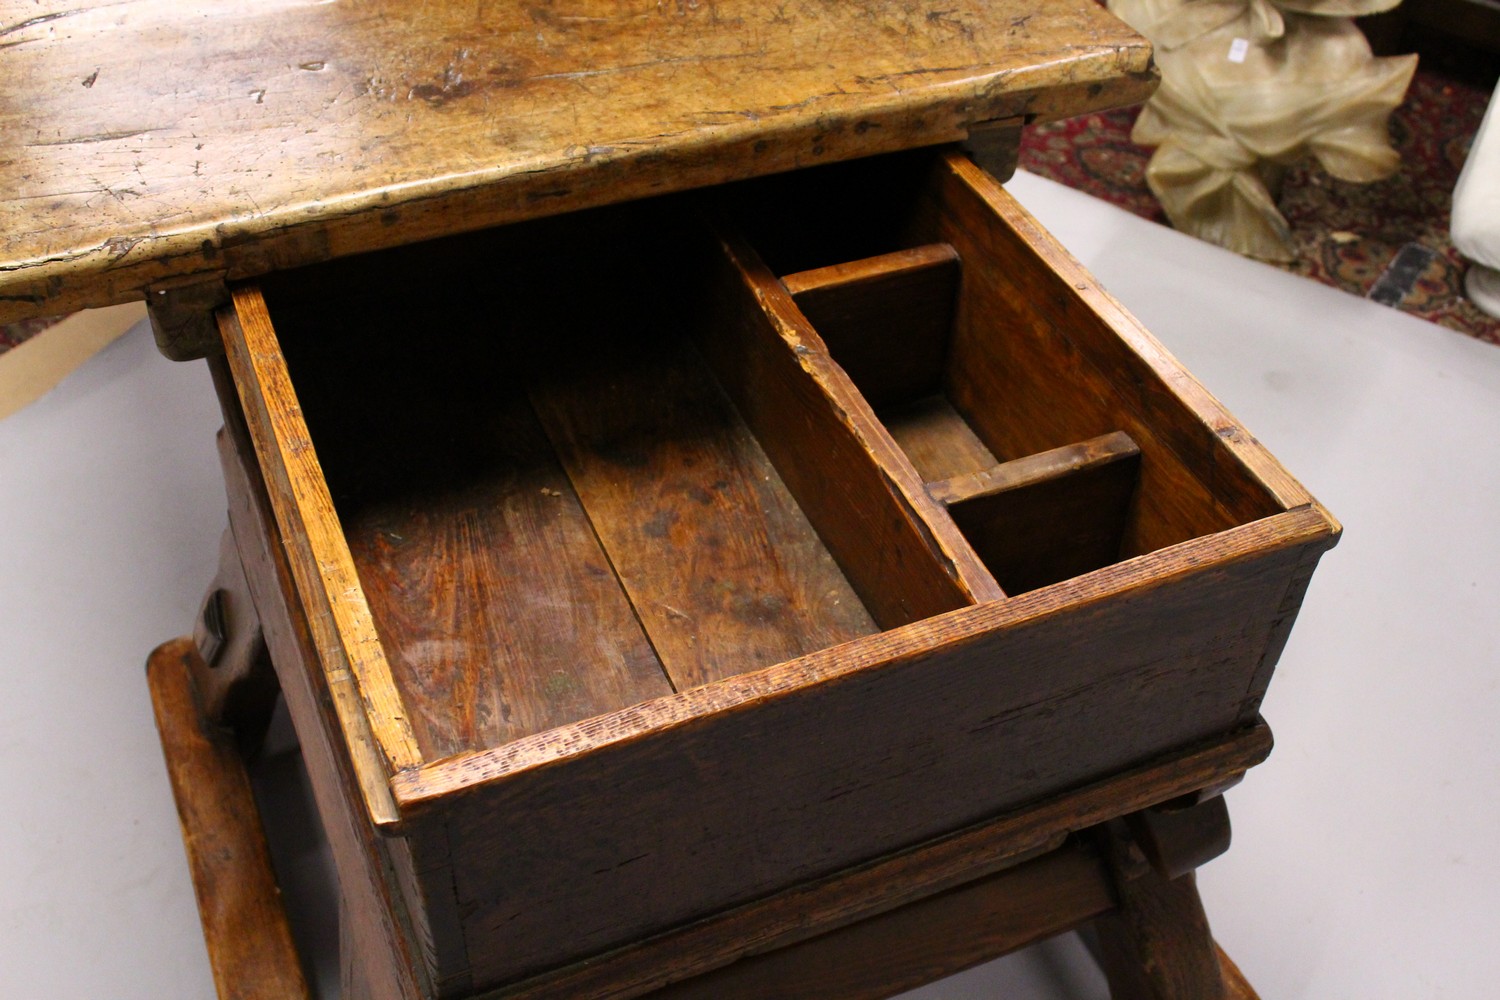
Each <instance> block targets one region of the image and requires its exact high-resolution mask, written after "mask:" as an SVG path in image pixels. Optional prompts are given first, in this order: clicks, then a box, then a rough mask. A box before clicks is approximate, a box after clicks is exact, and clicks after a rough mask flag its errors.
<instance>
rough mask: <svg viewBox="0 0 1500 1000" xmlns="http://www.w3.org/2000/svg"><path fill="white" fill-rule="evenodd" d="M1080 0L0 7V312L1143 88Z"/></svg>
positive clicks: (858, 150)
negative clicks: (417, 7)
mask: <svg viewBox="0 0 1500 1000" xmlns="http://www.w3.org/2000/svg"><path fill="white" fill-rule="evenodd" d="M1149 52H1150V49H1149V46H1148V45H1147V44H1146V43H1145V42H1144V40H1142V39H1140V38H1139V36H1137V35H1135V34H1134V33H1133V32H1131V31H1130V30H1129V29H1128V28H1126V27H1124V26H1123V25H1122V24H1120V23H1119V22H1118V21H1115V20H1114V19H1113V18H1112V17H1110V16H1109V15H1108V14H1107V13H1105V12H1104V11H1103V10H1101V9H1100V8H1099V7H1098V6H1097V5H1096V4H1095V3H1093V2H1092V0H1041V2H1037V0H941V2H937V0H920V2H895V0H891V2H884V0H860V2H850V3H823V2H812V0H791V2H784V3H764V2H761V0H671V2H666V0H550V2H548V0H535V2H530V3H500V2H495V0H477V2H472V0H471V2H465V3H459V2H446V3H426V4H423V5H421V7H420V16H417V14H416V12H415V10H414V9H413V8H412V7H411V5H409V4H407V3H404V2H402V0H262V2H257V3H248V4H247V3H243V2H238V0H195V2H184V0H74V2H73V3H70V4H63V3H61V2H45V3H39V2H35V0H3V2H0V77H3V79H4V80H5V87H4V90H3V93H0V151H3V152H0V322H10V321H11V320H14V319H18V318H21V317H23V316H28V315H42V314H47V313H56V312H61V311H66V310H69V309H74V308H78V307H81V306H97V305H104V304H107V303H111V302H117V301H124V300H127V299H133V298H140V297H141V289H143V288H144V287H147V286H150V285H152V284H155V283H158V282H162V281H163V280H166V279H174V278H180V277H181V276H184V275H193V274H197V273H204V272H208V273H213V272H219V273H225V272H227V274H228V275H229V277H230V278H244V277H249V276H253V275H257V274H261V273H264V272H266V271H270V270H276V269H280V268H282V267H286V266H290V265H293V264H301V263H307V262H309V261H313V260H318V259H323V258H326V257H329V256H339V255H343V254H348V253H352V252H355V251H359V250H365V249H370V248H373V247H377V246H392V245H396V244H400V243H407V242H411V241H413V240H417V239H422V238H426V237H430V236H434V235H439V234H443V233H448V232H454V231H458V230H461V229H472V228H478V227H482V226H488V225H494V224H498V223H501V222H508V221H514V220H516V219H519V218H523V217H528V216H536V215H544V214H551V213H558V212H564V211H572V210H574V209H577V208H581V207H584V206H586V205H593V204H599V203H602V202H606V201H617V200H622V199H626V198H633V197H638V196H642V195H647V194H652V193H657V192H661V191H665V190H669V189H682V188H688V187H693V186H699V185H704V184H712V183H719V182H722V181H725V180H730V179H734V178H738V177H746V176H750V175H755V174H764V173H770V172H774V171H780V170H786V169H790V168H794V167H799V166H803V165H806V164H810V163H817V162H825V161H831V160H838V159H846V158H849V157H854V156H863V155H867V154H872V153H879V152H887V151H890V150H894V149H901V148H908V147H912V146H919V145H927V144H932V143H938V142H949V141H954V140H958V139H962V138H963V137H964V136H965V135H966V134H967V132H968V129H969V126H970V125H971V124H975V123H980V122H984V121H987V120H993V119H997V118H1008V117H1012V116H1017V115H1028V116H1031V117H1033V118H1035V119H1037V120H1045V119H1051V118H1057V117H1065V116H1067V115H1070V114H1077V113H1081V112H1083V111H1086V110H1090V109H1094V108H1099V107H1108V106H1113V105H1118V104H1123V103H1129V102H1132V101H1136V100H1140V99H1142V98H1143V97H1144V96H1145V95H1146V94H1147V93H1148V92H1149V90H1150V89H1151V87H1152V86H1153V85H1154V81H1155V76H1154V73H1153V72H1152V71H1151V69H1150V68H1149V67H1150V57H1149Z"/></svg>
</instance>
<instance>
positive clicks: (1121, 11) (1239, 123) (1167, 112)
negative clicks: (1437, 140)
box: [1109, 0, 1417, 260]
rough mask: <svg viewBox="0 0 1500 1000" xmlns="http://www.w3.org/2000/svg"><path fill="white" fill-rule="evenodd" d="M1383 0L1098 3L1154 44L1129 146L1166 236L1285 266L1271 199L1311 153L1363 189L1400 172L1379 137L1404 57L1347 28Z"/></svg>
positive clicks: (1283, 229) (1281, 224)
mask: <svg viewBox="0 0 1500 1000" xmlns="http://www.w3.org/2000/svg"><path fill="white" fill-rule="evenodd" d="M1394 6H1396V2H1393V0H1109V9H1110V10H1111V11H1113V12H1114V13H1115V14H1116V15H1118V16H1119V17H1120V18H1122V19H1123V20H1124V21H1126V22H1127V23H1128V24H1130V25H1131V26H1132V27H1133V28H1135V29H1136V30H1137V31H1139V32H1141V34H1143V35H1145V36H1146V37H1147V38H1149V39H1151V41H1152V42H1153V43H1154V44H1155V46H1156V61H1157V65H1158V66H1159V67H1160V68H1161V74H1162V84H1161V87H1160V89H1158V90H1157V92H1156V94H1155V95H1154V96H1153V97H1152V98H1151V101H1150V102H1149V103H1148V104H1147V105H1146V107H1145V109H1144V110H1143V111H1142V112H1141V116H1140V118H1139V119H1138V120H1137V121H1136V125H1135V129H1134V131H1133V132H1132V133H1131V139H1132V140H1133V141H1135V142H1137V143H1139V144H1140V145H1143V146H1156V147H1157V150H1156V152H1155V154H1154V155H1153V156H1152V157H1151V162H1150V163H1149V164H1148V165H1147V167H1146V181H1147V183H1148V184H1149V185H1150V186H1151V190H1152V192H1153V193H1154V194H1155V195H1156V197H1157V199H1158V200H1160V201H1161V203H1162V207H1163V208H1164V209H1165V210H1166V213H1167V217H1168V218H1169V219H1170V220H1171V221H1172V224H1173V225H1174V226H1176V227H1177V228H1178V229H1180V230H1183V231H1184V232H1188V233H1191V234H1193V235H1194V236H1198V237H1200V238H1202V239H1205V240H1209V241H1210V242H1213V243H1217V244H1219V245H1220V246H1225V247H1228V248H1229V249H1231V250H1235V251H1238V252H1239V253H1242V254H1246V255H1248V256H1251V257H1259V258H1262V259H1264V260H1290V259H1291V257H1292V253H1291V248H1290V240H1289V237H1290V231H1289V228H1288V226H1287V222H1286V219H1285V218H1284V217H1283V216H1282V215H1281V213H1280V211H1278V210H1277V208H1276V200H1275V196H1274V194H1273V192H1275V191H1276V190H1277V189H1278V187H1279V186H1280V179H1281V175H1282V173H1283V172H1284V171H1285V169H1286V168H1287V167H1288V166H1289V165H1290V164H1292V163H1294V162H1296V161H1297V160H1298V159H1300V158H1302V157H1304V156H1307V155H1309V154H1310V155H1312V156H1315V157H1317V158H1318V161H1319V162H1320V163H1321V164H1322V165H1323V167H1324V168H1325V169H1326V170H1327V171H1328V172H1329V173H1330V174H1331V175H1333V176H1334V177H1336V178H1339V179H1340V180H1345V181H1355V182H1369V181H1374V180H1380V179H1382V178H1385V177H1388V176H1390V175H1391V174H1392V173H1394V172H1395V170H1396V168H1397V166H1399V157H1398V155H1397V153H1396V151H1395V150H1394V149H1392V148H1391V144H1390V139H1389V136H1388V134H1387V131H1386V125H1387V121H1388V119H1389V117H1390V113H1391V112H1392V111H1393V110H1394V109H1395V108H1396V106H1397V105H1399V104H1400V103H1401V99H1402V97H1403V95H1404V94H1405V93H1406V87H1407V84H1409V83H1410V82H1411V76H1412V73H1413V72H1415V70H1416V68H1417V57H1416V56H1414V55H1413V56H1397V57H1392V58H1376V57H1375V56H1374V55H1373V54H1372V53H1371V51H1370V46H1369V43H1368V42H1366V41H1365V37H1364V35H1362V34H1361V33H1360V31H1359V29H1358V28H1357V27H1355V25H1354V22H1353V20H1352V19H1351V18H1352V17H1353V16H1355V15H1363V14H1371V13H1377V12H1379V11H1382V10H1388V9H1390V8H1392V7H1394Z"/></svg>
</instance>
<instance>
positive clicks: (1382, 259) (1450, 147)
mask: <svg viewBox="0 0 1500 1000" xmlns="http://www.w3.org/2000/svg"><path fill="white" fill-rule="evenodd" d="M1489 100H1490V92H1489V91H1488V90H1482V89H1480V88H1478V87H1475V86H1471V85H1469V84H1466V83H1462V82H1459V81H1457V80H1453V79H1450V78H1447V77H1444V76H1440V75H1438V74H1437V73H1433V72H1429V71H1426V70H1423V69H1420V68H1419V69H1418V70H1417V75H1416V77H1415V79H1414V80H1413V81H1412V85H1411V87H1410V89H1409V90H1408V91H1407V94H1406V101H1405V103H1403V104H1402V105H1401V107H1400V108H1398V109H1397V110H1396V112H1395V113H1394V114H1393V115H1392V116H1391V140H1392V142H1393V144H1394V145H1395V147H1396V149H1397V151H1399V152H1400V154H1401V169H1400V170H1399V171H1398V172H1397V173H1396V175H1395V176H1394V177H1391V178H1390V179H1389V180H1384V181H1379V182H1377V183H1374V184H1349V183H1346V182H1343V181H1338V180H1334V179H1333V178H1332V177H1330V176H1328V174H1327V173H1325V172H1324V171H1323V169H1322V168H1321V167H1319V166H1318V165H1317V163H1316V162H1315V161H1313V160H1311V159H1308V160H1305V161H1303V162H1302V163H1299V164H1297V165H1296V166H1294V167H1293V168H1292V169H1291V170H1289V171H1288V172H1287V175H1286V181H1285V183H1284V184H1283V186H1282V189H1281V198H1280V202H1279V206H1280V208H1281V212H1282V214H1283V215H1285V216H1286V218H1287V221H1288V222H1289V223H1291V227H1292V239H1293V242H1294V244H1295V248H1296V252H1297V259H1296V260H1294V261H1292V262H1290V263H1288V264H1284V265H1277V266H1280V267H1284V268H1285V269H1286V270H1289V271H1291V272H1293V273H1294V274H1300V275H1303V276H1305V277H1308V278H1312V279H1313V280H1314V281H1321V282H1323V283H1324V284H1326V285H1332V286H1333V287H1335V288H1340V289H1343V290H1344V291H1346V292H1350V293H1352V294H1354V295H1359V296H1362V297H1365V298H1373V299H1375V300H1376V301H1379V302H1384V303H1385V304H1386V305H1390V306H1394V307H1396V308H1398V309H1400V310H1402V311H1403V312H1409V313H1412V314H1413V315H1416V316H1420V317H1422V318H1423V319H1426V320H1430V321H1431V322H1434V323H1438V324H1440V325H1442V326H1446V327H1448V328H1450V329H1453V330H1458V331H1460V332H1462V333H1466V334H1469V335H1470V336H1472V337H1477V338H1479V339H1480V340H1485V341H1488V342H1489V343H1492V344H1496V345H1500V320H1496V319H1492V318H1490V317H1489V316H1486V315H1485V314H1484V313H1482V312H1480V311H1479V310H1478V309H1476V308H1474V306H1473V305H1472V304H1471V303H1470V302H1469V301H1468V300H1467V299H1466V298H1464V294H1463V277H1464V271H1465V269H1466V268H1467V267H1468V265H1467V263H1466V262H1465V261H1464V260H1463V259H1462V258H1461V257H1460V256H1459V255H1458V251H1456V250H1455V249H1453V241H1452V239H1451V238H1450V237H1449V235H1448V224H1449V211H1450V209H1451V207H1452V202H1453V185H1454V183H1455V182H1457V180H1458V172H1459V170H1460V169H1462V167H1463V164H1464V158H1465V157H1466V156H1467V155H1468V152H1469V144H1470V143H1471V142H1472V141H1473V138H1474V133H1475V132H1476V131H1478V129H1479V123H1480V121H1481V120H1482V119H1483V118H1484V111H1485V108H1486V106H1487V105H1488V103H1489ZM1139 113H1140V109H1139V108H1124V109H1120V110H1116V111H1109V112H1104V113H1101V114H1093V115H1084V116H1081V117H1079V118H1072V119H1069V120H1067V121H1062V122H1054V123H1052V124H1049V125H1039V126H1035V127H1032V128H1029V129H1027V130H1026V132H1025V135H1024V137H1023V138H1022V142H1021V168H1022V169H1023V170H1028V171H1030V172H1031V173H1034V174H1040V175H1041V176H1043V177H1047V178H1050V179H1052V180H1055V181H1057V182H1059V183H1061V184H1066V185H1067V186H1068V187H1071V188H1075V189H1077V190H1079V191H1084V192H1086V193H1088V194H1091V195H1094V196H1095V197H1098V198H1102V199H1104V200H1105V201H1109V202H1113V203H1114V204H1116V205H1118V206H1120V207H1121V208H1124V209H1127V210H1129V211H1131V212H1134V213H1135V214H1136V215H1139V216H1141V217H1143V218H1146V219H1150V220H1152V221H1154V222H1160V223H1161V224H1163V225H1166V224H1167V219H1166V215H1165V214H1163V212H1162V210H1161V206H1160V205H1158V204H1157V203H1156V199H1155V198H1154V197H1153V196H1152V194H1151V191H1150V189H1149V188H1147V187H1146V175H1145V171H1146V161H1147V160H1149V159H1150V158H1151V152H1152V151H1151V150H1150V149H1148V148H1145V147H1142V146H1137V145H1134V144H1133V143H1132V142H1131V141H1130V129H1131V126H1132V125H1134V124H1135V119H1136V116H1137V115H1138V114H1139Z"/></svg>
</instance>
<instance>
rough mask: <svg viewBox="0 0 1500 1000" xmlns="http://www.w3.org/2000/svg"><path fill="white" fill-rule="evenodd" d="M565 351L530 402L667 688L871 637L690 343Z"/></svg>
mask: <svg viewBox="0 0 1500 1000" xmlns="http://www.w3.org/2000/svg"><path fill="white" fill-rule="evenodd" d="M579 360H580V361H582V362H583V363H582V365H580V366H579V367H580V368H581V370H579V369H577V368H575V369H574V370H569V371H567V372H566V373H565V374H562V375H555V376H554V377H552V378H546V379H543V380H542V382H541V384H540V385H538V386H537V387H535V388H533V389H532V398H533V400H534V401H535V403H536V407H537V411H538V413H539V415H540V416H541V419H542V421H543V423H544V424H545V426H546V427H547V430H548V433H549V434H550V436H551V437H552V440H553V441H554V442H555V444H556V445H557V448H558V452H559V455H560V457H561V459H562V462H563V465H564V466H565V467H566V468H567V470H568V473H569V475H570V476H571V477H572V480H573V484H574V486H575V488H576V489H577V490H578V492H579V494H580V496H581V497H582V499H583V503H584V505H585V506H586V507H587V509H588V514H589V517H590V519H591V521H592V523H593V526H594V530H595V531H596V532H598V535H599V538H600V539H601V540H602V542H603V544H604V547H605V549H606V550H607V551H608V553H609V557H610V559H611V560H612V561H613V564H614V566H615V569H616V571H617V572H618V573H619V576H620V580H621V583H622V584H623V585H624V587H625V591H626V593H628V594H629V596H630V599H631V602H632V603H633V605H634V607H635V610H636V613H637V615H639V617H640V620H641V622H642V623H643V624H644V625H645V628H646V632H647V634H648V635H649V636H650V638H651V642H652V644H653V645H654V646H655V648H656V651H657V653H658V655H659V656H660V657H661V660H662V663H663V665H664V667H665V669H666V671H667V673H668V674H669V675H670V676H671V678H672V680H673V682H674V683H675V685H676V686H677V687H678V688H679V689H681V688H687V687H693V686H696V685H699V684H706V683H708V682H710V681H714V680H718V679H719V678H721V677H727V676H731V675H733V674H737V673H741V672H744V671H746V670H753V669H755V668H757V667H764V666H770V665H771V664H773V663H780V662H782V661H783V660H790V659H794V658H795V657H798V656H801V655H803V654H804V653H810V652H813V651H814V650H818V649H822V648H824V647H826V646H833V645H837V644H839V643H841V642H845V641H847V640H849V639H854V638H857V637H859V636H862V635H869V634H870V633H872V632H875V631H877V629H876V625H875V623H874V622H873V621H872V620H871V619H870V615H869V613H868V612H867V611H866V610H865V608H864V605H862V604H861V603H860V601H859V598H858V597H857V596H856V595H855V593H854V591H853V589H852V588H851V587H850V586H849V582H848V581H847V580H846V579H845V578H844V575H843V573H842V572H841V571H840V570H839V567H838V564H837V563H835V562H834V561H833V558H832V556H830V555H829V554H828V550H827V549H826V548H825V547H824V545H823V543H822V541H821V540H820V539H819V538H818V535H817V533H816V532H815V531H814V530H813V527H812V525H811V524H809V523H808V520H807V517H806V516H805V515H804V514H803V513H802V511H801V510H800V509H799V508H798V506H797V503H796V501H795V500H793V499H792V496H791V494H790V493H788V492H787V489H786V486H785V485H783V484H782V481H781V478H780V476H779V475H777V473H776V469H775V468H774V467H773V466H772V465H771V462H770V460H769V459H768V458H767V457H766V454H765V452H764V451H762V450H761V447H760V445H759V444H758V443H757V442H756V440H755V438H754V437H753V436H752V435H751V433H750V431H749V429H748V428H747V427H746V426H745V424H744V422H743V421H742V420H741V419H740V417H739V415H738V413H736V412H735V410H734V407H733V406H732V405H731V404H730V402H729V400H728V399H727V398H726V397H725V396H724V394H723V392H722V391H721V390H720V389H719V388H718V386H717V385H716V384H715V383H714V382H713V379H712V376H711V375H710V373H709V371H708V369H707V367H706V366H705V365H704V364H703V362H702V361H701V360H700V359H699V358H698V356H697V353H696V352H695V351H693V350H692V348H691V347H690V346H689V345H687V344H686V343H683V342H678V341H671V340H669V341H667V342H656V343H654V344H653V343H650V342H647V343H645V344H639V343H638V344H636V345H635V346H634V347H633V348H632V349H631V350H629V351H623V352H615V351H606V352H604V353H602V354H600V353H598V352H590V356H589V357H588V358H587V359H584V358H582V357H580V359H579ZM807 460H808V461H812V457H811V456H808V459H807Z"/></svg>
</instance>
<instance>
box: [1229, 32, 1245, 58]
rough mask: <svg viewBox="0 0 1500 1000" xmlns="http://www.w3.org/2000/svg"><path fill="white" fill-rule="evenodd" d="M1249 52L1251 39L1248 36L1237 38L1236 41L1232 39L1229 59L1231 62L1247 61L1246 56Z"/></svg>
mask: <svg viewBox="0 0 1500 1000" xmlns="http://www.w3.org/2000/svg"><path fill="white" fill-rule="evenodd" d="M1249 54H1250V39H1248V38H1236V39H1235V40H1234V41H1232V42H1230V43H1229V61H1230V62H1232V63H1242V62H1244V61H1245V57H1246V56H1247V55H1249Z"/></svg>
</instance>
